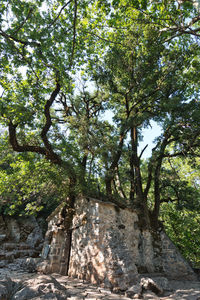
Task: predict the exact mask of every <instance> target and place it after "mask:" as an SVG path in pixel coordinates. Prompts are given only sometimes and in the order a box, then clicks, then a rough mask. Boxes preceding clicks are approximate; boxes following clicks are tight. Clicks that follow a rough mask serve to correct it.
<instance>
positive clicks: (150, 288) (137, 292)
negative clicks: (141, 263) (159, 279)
mask: <svg viewBox="0 0 200 300" xmlns="http://www.w3.org/2000/svg"><path fill="white" fill-rule="evenodd" d="M162 294H163V289H162V288H161V287H160V286H159V284H158V283H156V282H155V281H154V280H153V279H151V278H141V280H140V283H137V284H135V285H133V286H132V287H131V288H129V289H128V290H127V291H126V293H125V295H126V297H131V298H133V299H136V298H139V299H140V298H142V297H144V295H145V297H146V298H145V299H157V298H148V297H153V296H152V295H162ZM148 295H149V296H148ZM156 297H157V296H156Z"/></svg>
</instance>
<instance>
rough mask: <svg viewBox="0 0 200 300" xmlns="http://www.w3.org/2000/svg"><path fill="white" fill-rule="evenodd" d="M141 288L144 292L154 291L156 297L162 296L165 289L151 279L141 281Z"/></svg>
mask: <svg viewBox="0 0 200 300" xmlns="http://www.w3.org/2000/svg"><path fill="white" fill-rule="evenodd" d="M140 286H141V288H142V291H145V290H146V291H152V292H153V293H155V294H156V295H162V294H163V289H162V288H161V287H159V286H158V284H156V283H155V281H153V279H151V278H142V279H141V281H140Z"/></svg>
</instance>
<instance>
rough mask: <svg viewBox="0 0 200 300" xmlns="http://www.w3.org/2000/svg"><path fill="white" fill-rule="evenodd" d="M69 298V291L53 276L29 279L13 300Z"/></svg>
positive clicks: (60, 299) (62, 299)
mask: <svg viewBox="0 0 200 300" xmlns="http://www.w3.org/2000/svg"><path fill="white" fill-rule="evenodd" d="M68 296H69V293H68V292H67V289H66V288H65V287H64V286H63V285H61V284H60V283H59V282H58V281H57V280H56V279H55V278H53V277H52V276H46V275H42V276H41V275H40V276H37V278H33V279H29V280H27V281H26V282H25V283H24V286H23V288H22V289H20V290H19V291H18V292H17V293H15V295H14V296H13V298H12V299H13V300H29V299H51V300H53V299H59V300H65V299H66V298H67V297H68Z"/></svg>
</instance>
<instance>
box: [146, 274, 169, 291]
mask: <svg viewBox="0 0 200 300" xmlns="http://www.w3.org/2000/svg"><path fill="white" fill-rule="evenodd" d="M150 278H151V279H152V280H153V281H154V282H155V283H156V284H157V285H158V286H159V287H160V288H161V289H162V290H165V291H170V290H171V288H170V287H169V281H168V279H167V278H166V277H162V276H156V277H150Z"/></svg>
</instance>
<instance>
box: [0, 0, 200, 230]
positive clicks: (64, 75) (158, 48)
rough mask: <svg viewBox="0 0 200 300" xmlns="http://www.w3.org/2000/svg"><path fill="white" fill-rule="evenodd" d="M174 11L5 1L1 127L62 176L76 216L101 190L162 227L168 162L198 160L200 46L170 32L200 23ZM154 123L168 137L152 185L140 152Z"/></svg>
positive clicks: (190, 13) (154, 161)
mask: <svg viewBox="0 0 200 300" xmlns="http://www.w3.org/2000/svg"><path fill="white" fill-rule="evenodd" d="M174 3H175V4H173V2H171V1H169V2H168V1H167V4H166V5H167V6H166V5H165V3H164V4H161V5H159V4H156V5H154V4H153V3H150V4H148V5H147V2H146V1H133V2H131V3H129V2H126V1H112V2H109V1H100V2H98V1H87V0H85V1H81V2H80V3H79V2H78V1H76V0H74V1H72V0H70V1H68V2H67V3H66V2H65V1H61V0H59V1H58V0H52V1H48V0H41V1H37V2H36V3H35V2H33V3H29V2H25V1H22V0H21V1H12V2H9V3H7V1H2V4H1V7H0V8H1V20H0V21H1V29H0V38H1V65H2V66H3V67H4V68H2V70H1V74H2V75H1V86H2V89H3V90H2V95H1V101H0V112H1V123H2V124H3V125H4V126H7V127H8V134H9V140H10V144H11V146H12V148H13V150H14V151H17V152H19V153H26V152H31V153H35V154H37V157H38V158H39V157H41V158H42V157H45V158H46V159H47V160H49V161H50V162H51V163H53V164H55V165H57V166H58V167H59V168H62V169H63V172H64V174H65V176H66V178H67V179H66V181H65V185H66V190H67V192H68V199H67V200H68V201H67V205H68V208H70V209H71V211H73V206H74V201H75V198H76V196H77V194H78V193H86V192H88V193H89V194H90V193H94V190H96V193H97V194H98V195H99V196H101V197H102V194H103V195H106V197H107V198H109V199H110V200H111V201H117V203H118V205H124V206H128V205H129V206H132V207H134V208H135V209H137V210H138V214H139V218H140V225H141V227H142V228H146V227H150V226H152V225H153V226H155V227H156V228H157V227H158V225H159V224H158V217H159V211H160V204H161V169H162V164H163V160H164V158H165V157H175V156H183V155H190V156H194V157H195V156H198V155H199V153H198V151H197V149H198V146H199V133H200V132H199V131H200V129H199V126H198V121H199V102H198V97H199V87H198V77H197V74H196V69H197V67H198V65H199V47H198V45H197V44H196V43H195V40H194V39H193V35H192V34H191V35H186V34H185V32H184V31H183V32H182V31H181V34H179V33H180V30H176V31H172V30H171V28H168V29H169V30H168V31H166V30H164V29H163V28H164V26H165V27H166V24H168V22H173V18H175V17H177V14H180V13H181V14H183V16H184V20H185V21H186V19H188V18H190V17H191V18H192V20H193V23H192V25H193V24H195V25H197V24H198V20H197V21H195V20H194V18H195V15H194V13H196V10H195V9H193V8H191V7H190V6H185V4H183V5H182V4H181V8H180V7H179V5H178V6H177V5H176V2H174ZM36 4H37V5H36ZM174 7H175V8H176V9H175V13H173V14H172V20H171V19H169V20H168V16H169V14H171V12H172V8H174ZM164 8H165V9H164ZM97 11H98V15H96V13H97ZM163 14H164V15H163ZM164 17H165V18H164ZM163 18H164V19H163ZM167 26H168V25H167ZM181 26H182V25H181ZM187 29H189V27H188V28H187ZM172 32H173V33H174V32H176V36H174V35H173V34H171V33H172ZM78 73H79V74H84V75H82V76H83V78H84V80H85V83H84V84H83V88H82V90H81V92H78V90H77V84H78V83H77V79H75V78H76V76H77V74H78ZM88 82H90V85H92V84H93V91H90V90H89V89H88V88H86V86H85V85H86V84H87V83H88ZM105 110H110V111H112V112H113V113H114V118H113V124H109V123H108V122H106V121H105V120H104V119H103V114H104V112H105ZM151 120H155V121H157V122H159V124H160V125H161V126H162V128H163V132H162V135H161V136H160V138H159V139H158V140H157V144H156V146H155V148H154V149H153V152H152V157H151V158H150V159H149V163H148V168H147V169H148V171H147V174H146V176H145V180H146V181H145V180H144V177H143V173H142V165H143V162H142V154H143V152H144V151H145V149H143V151H142V152H141V153H139V152H138V143H139V140H140V137H141V136H142V129H143V128H144V127H146V126H149V125H150V123H151ZM170 145H173V148H170V150H169V146H170ZM125 166H126V167H127V171H126V170H125V169H124V167H125ZM122 174H124V176H125V178H126V181H127V180H128V183H127V182H125V180H124V179H123V178H122ZM152 188H153V194H154V198H153V202H154V205H153V209H152V210H149V207H148V198H149V197H150V196H149V195H152V193H151V189H152ZM72 214H73V213H72ZM72 214H71V216H70V218H69V223H70V220H71V219H72ZM68 227H70V226H68Z"/></svg>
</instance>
